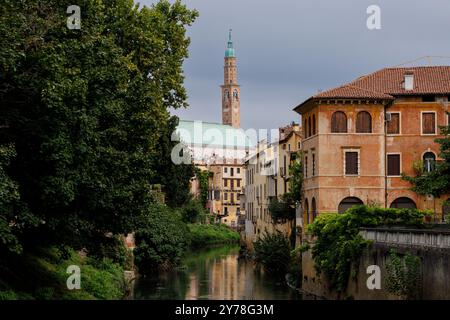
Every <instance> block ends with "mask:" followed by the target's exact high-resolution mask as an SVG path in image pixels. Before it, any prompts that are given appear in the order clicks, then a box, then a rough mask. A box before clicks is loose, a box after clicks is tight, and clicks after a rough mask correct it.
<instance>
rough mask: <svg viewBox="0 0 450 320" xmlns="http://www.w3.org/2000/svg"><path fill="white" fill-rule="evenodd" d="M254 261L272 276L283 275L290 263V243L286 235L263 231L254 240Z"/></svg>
mask: <svg viewBox="0 0 450 320" xmlns="http://www.w3.org/2000/svg"><path fill="white" fill-rule="evenodd" d="M254 248H255V261H256V263H258V264H259V265H261V266H262V267H263V268H264V270H265V271H266V272H267V273H269V274H271V275H274V276H279V277H282V276H285V275H286V273H287V272H288V270H289V268H290V265H291V245H290V242H289V239H288V237H286V236H285V235H284V234H283V233H281V232H279V231H277V232H275V233H268V232H265V233H264V234H263V236H262V237H261V238H259V239H258V240H256V242H255V244H254Z"/></svg>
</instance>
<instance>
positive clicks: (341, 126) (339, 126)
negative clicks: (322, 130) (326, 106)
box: [331, 111, 347, 133]
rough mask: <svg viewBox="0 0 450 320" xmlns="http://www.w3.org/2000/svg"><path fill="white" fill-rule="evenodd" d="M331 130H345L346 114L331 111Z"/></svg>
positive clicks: (343, 131)
mask: <svg viewBox="0 0 450 320" xmlns="http://www.w3.org/2000/svg"><path fill="white" fill-rule="evenodd" d="M331 132H334V133H345V132H347V116H346V115H345V113H343V112H341V111H337V112H335V113H333V115H332V116H331Z"/></svg>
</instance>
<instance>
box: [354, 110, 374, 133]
mask: <svg viewBox="0 0 450 320" xmlns="http://www.w3.org/2000/svg"><path fill="white" fill-rule="evenodd" d="M356 132H358V133H371V132H372V116H371V115H370V113H368V112H367V111H361V112H359V113H358V115H357V116H356Z"/></svg>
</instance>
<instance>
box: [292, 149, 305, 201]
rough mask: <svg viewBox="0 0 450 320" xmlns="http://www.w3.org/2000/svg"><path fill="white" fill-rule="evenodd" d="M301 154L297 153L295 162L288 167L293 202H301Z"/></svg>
mask: <svg viewBox="0 0 450 320" xmlns="http://www.w3.org/2000/svg"><path fill="white" fill-rule="evenodd" d="M302 158H303V157H302V154H301V152H299V153H298V154H297V157H296V160H295V161H294V162H293V163H292V164H291V166H290V167H289V172H290V175H291V177H290V179H289V187H290V194H291V197H292V200H293V201H297V202H300V201H302V187H303V164H302Z"/></svg>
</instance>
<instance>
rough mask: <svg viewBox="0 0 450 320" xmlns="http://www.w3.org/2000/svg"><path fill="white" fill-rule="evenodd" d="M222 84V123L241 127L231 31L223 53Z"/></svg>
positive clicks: (239, 90)
mask: <svg viewBox="0 0 450 320" xmlns="http://www.w3.org/2000/svg"><path fill="white" fill-rule="evenodd" d="M223 71H224V83H223V85H222V86H221V88H222V123H223V124H227V125H231V126H233V127H234V128H240V126H241V103H240V99H241V89H240V86H239V85H238V81H237V64H236V54H235V52H234V46H233V41H232V40H231V29H230V33H229V35H228V46H227V50H226V51H225V65H224V67H223Z"/></svg>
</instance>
